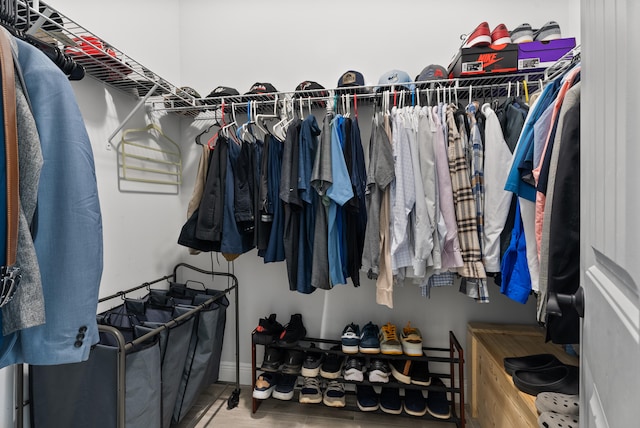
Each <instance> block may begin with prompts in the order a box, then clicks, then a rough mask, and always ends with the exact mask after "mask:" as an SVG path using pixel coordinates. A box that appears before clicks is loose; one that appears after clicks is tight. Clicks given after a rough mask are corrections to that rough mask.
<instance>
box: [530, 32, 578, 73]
mask: <svg viewBox="0 0 640 428" xmlns="http://www.w3.org/2000/svg"><path fill="white" fill-rule="evenodd" d="M574 47H576V39H575V37H569V38H566V39H557V40H550V41H548V42H528V43H520V44H519V45H518V70H519V71H533V70H544V69H545V68H547V67H550V66H552V65H553V64H554V63H555V62H556V61H558V60H559V59H560V58H563V57H564V56H565V55H566V54H567V53H568V52H570V51H571V49H573V48H574ZM566 59H571V58H566Z"/></svg>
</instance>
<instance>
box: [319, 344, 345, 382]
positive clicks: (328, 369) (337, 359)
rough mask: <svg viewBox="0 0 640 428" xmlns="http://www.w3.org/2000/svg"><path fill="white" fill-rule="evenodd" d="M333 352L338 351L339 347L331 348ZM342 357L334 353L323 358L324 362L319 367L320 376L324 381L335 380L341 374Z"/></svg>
mask: <svg viewBox="0 0 640 428" xmlns="http://www.w3.org/2000/svg"><path fill="white" fill-rule="evenodd" d="M331 350H333V351H339V350H340V346H338V345H336V346H333V347H332V348H331ZM343 362H344V357H343V356H342V355H339V354H336V353H328V354H327V355H326V356H325V357H324V361H323V362H322V365H321V366H320V376H322V377H323V378H325V379H337V378H338V377H340V373H341V372H342V364H343Z"/></svg>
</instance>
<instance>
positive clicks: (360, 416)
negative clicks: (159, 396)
mask: <svg viewBox="0 0 640 428" xmlns="http://www.w3.org/2000/svg"><path fill="white" fill-rule="evenodd" d="M233 390H234V386H233V385H222V384H215V385H211V386H210V387H209V388H207V389H205V390H204V391H203V392H202V394H201V395H200V397H199V398H198V401H197V402H196V404H195V405H194V406H193V407H192V408H191V410H190V411H189V413H188V414H187V415H186V416H185V418H184V419H183V420H182V422H181V423H180V424H179V425H177V426H175V427H174V428H211V427H214V426H215V427H233V428H254V427H260V428H269V427H300V428H302V427H314V428H324V427H326V428H343V427H345V428H346V427H362V428H365V427H366V428H392V427H396V428H397V427H408V426H411V427H412V428H455V426H456V425H455V424H453V423H448V422H447V423H444V422H437V421H433V420H425V419H421V418H409V417H403V416H395V415H387V414H381V413H366V412H359V411H350V410H342V409H332V408H329V407H327V406H325V405H323V404H300V403H298V402H296V401H281V400H276V399H269V400H265V401H263V402H262V404H261V405H260V408H259V409H258V411H257V412H256V413H255V414H252V413H251V393H252V391H251V386H249V385H245V386H242V387H241V393H240V403H239V405H238V407H236V408H234V409H231V410H228V409H227V399H228V398H229V396H230V395H231V393H232V392H233ZM466 419H467V424H466V426H467V427H468V428H479V425H478V423H477V422H476V421H474V420H471V419H470V418H469V416H468V415H467V418H466Z"/></svg>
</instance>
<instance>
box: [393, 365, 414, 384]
mask: <svg viewBox="0 0 640 428" xmlns="http://www.w3.org/2000/svg"><path fill="white" fill-rule="evenodd" d="M412 364H413V361H411V360H393V361H391V363H390V364H389V366H391V374H392V375H393V377H395V378H396V379H397V381H398V382H402V383H406V384H407V385H408V384H410V383H411V375H410V373H411V366H412Z"/></svg>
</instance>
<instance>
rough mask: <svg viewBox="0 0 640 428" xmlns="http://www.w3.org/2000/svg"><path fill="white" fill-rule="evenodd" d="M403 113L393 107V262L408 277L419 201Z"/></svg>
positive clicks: (395, 267)
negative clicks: (411, 217) (411, 216)
mask: <svg viewBox="0 0 640 428" xmlns="http://www.w3.org/2000/svg"><path fill="white" fill-rule="evenodd" d="M403 116H404V115H403V114H402V112H399V111H398V108H397V107H393V109H392V110H391V117H392V120H393V133H392V147H393V160H394V169H395V177H396V179H395V181H393V182H392V183H391V216H392V222H391V263H392V267H393V273H394V275H398V279H399V280H403V279H404V276H405V273H404V268H406V267H409V266H411V265H412V262H413V254H412V251H411V250H412V249H411V246H410V242H411V230H410V228H409V214H410V213H411V212H412V211H413V207H414V205H415V202H416V189H415V179H414V172H413V165H412V161H411V158H412V153H411V147H410V145H409V136H408V132H407V124H406V121H405V118H404V117H403Z"/></svg>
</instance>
